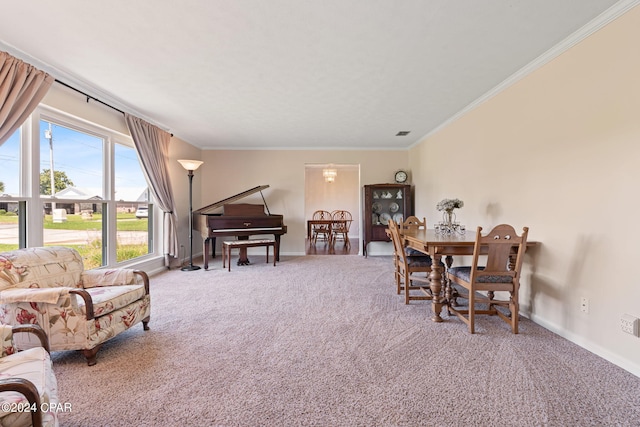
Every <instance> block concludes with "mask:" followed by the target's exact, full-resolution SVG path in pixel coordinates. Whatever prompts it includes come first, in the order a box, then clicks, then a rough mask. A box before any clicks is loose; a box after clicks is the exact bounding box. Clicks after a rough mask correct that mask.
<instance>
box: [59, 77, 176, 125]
mask: <svg viewBox="0 0 640 427" xmlns="http://www.w3.org/2000/svg"><path fill="white" fill-rule="evenodd" d="M55 81H56V83H60V84H61V85H62V86H64V87H68V88H69V89H71V90H75V91H76V92H78V93H81V94H82V95H84V96H86V97H87V102H89V99H93V100H94V101H96V102H99V103H100V104H102V105H105V106H107V107H109V108H111V109H113V110H116V111H117V112H118V113H120V114H122V115H123V116H124V111H122V110H121V109H119V108H116V107H114V106H113V105H109V104H107V103H106V102H104V101H100V100H99V99H98V98H96V97H95V96H91V95H89V94H88V93H85V92H83V91H81V90H80V89H76V88H75V87H73V86H70V85H68V84H66V83H65V82H62V81H60V80H58V79H55ZM169 135H171V136H172V137H173V133H170V134H169Z"/></svg>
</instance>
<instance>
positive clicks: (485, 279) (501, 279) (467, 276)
mask: <svg viewBox="0 0 640 427" xmlns="http://www.w3.org/2000/svg"><path fill="white" fill-rule="evenodd" d="M478 270H484V267H478ZM449 274H451V275H453V276H455V277H457V278H458V279H462V280H464V281H465V282H469V281H470V280H471V267H468V266H467V267H451V268H450V269H449ZM512 281H513V278H512V277H510V276H503V275H487V276H478V283H511V282H512Z"/></svg>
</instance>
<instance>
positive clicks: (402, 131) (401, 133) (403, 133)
mask: <svg viewBox="0 0 640 427" xmlns="http://www.w3.org/2000/svg"><path fill="white" fill-rule="evenodd" d="M409 132H411V131H410V130H401V131H400V132H398V133H396V136H407V135H409Z"/></svg>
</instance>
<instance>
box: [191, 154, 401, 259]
mask: <svg viewBox="0 0 640 427" xmlns="http://www.w3.org/2000/svg"><path fill="white" fill-rule="evenodd" d="M407 156H408V151H406V150H390V151H384V150H381V151H362V150H355V151H347V150H345V151H340V150H330V151H316V150H286V151H283V150H219V151H218V150H209V151H203V153H202V160H204V161H205V164H204V165H203V166H202V181H201V182H202V194H201V200H202V206H206V205H208V204H211V203H213V202H216V201H218V200H221V199H224V198H226V197H229V196H231V195H234V194H237V193H240V192H242V191H244V190H248V189H250V188H253V187H255V186H258V185H265V184H268V185H269V186H270V187H269V188H268V189H267V190H265V192H264V196H265V199H266V201H267V204H268V205H269V209H270V211H271V213H273V214H280V215H283V216H284V223H285V224H286V225H287V228H288V230H287V234H286V235H284V236H283V237H282V246H281V253H282V254H283V255H304V253H305V237H306V220H307V217H306V213H305V169H306V167H305V165H307V164H311V163H320V164H322V163H334V164H345V165H346V164H349V165H360V184H361V185H365V184H377V183H381V182H392V181H393V176H394V173H395V171H396V170H397V169H400V168H403V167H406V164H407V161H408V158H407ZM359 198H362V188H360V190H359ZM246 202H247V203H262V201H261V199H260V198H259V196H257V198H254V199H253V201H252V200H248V201H246ZM360 216H361V215H360ZM360 250H361V249H360ZM217 253H219V250H217ZM387 253H389V254H390V253H391V252H390V249H389V250H388V251H387Z"/></svg>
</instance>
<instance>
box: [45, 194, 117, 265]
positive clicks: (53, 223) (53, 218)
mask: <svg viewBox="0 0 640 427" xmlns="http://www.w3.org/2000/svg"><path fill="white" fill-rule="evenodd" d="M54 206H55V208H54V210H53V215H52V214H51V213H47V214H45V216H44V230H43V231H44V236H43V239H44V245H45V246H53V245H62V246H70V247H73V248H75V249H76V250H77V251H78V252H79V253H80V255H81V256H82V258H83V259H84V267H85V269H87V270H89V269H92V268H96V267H100V266H102V265H104V260H103V257H102V253H103V250H102V212H103V209H104V207H105V205H104V204H102V203H93V204H90V203H74V202H73V201H69V200H66V201H62V202H60V201H57V202H56V203H55V204H54Z"/></svg>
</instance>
